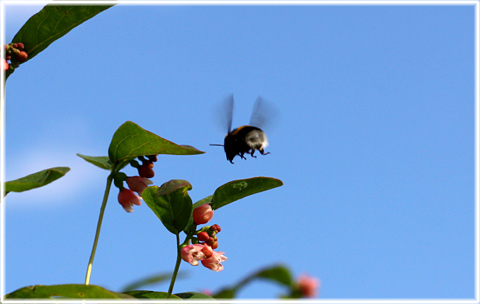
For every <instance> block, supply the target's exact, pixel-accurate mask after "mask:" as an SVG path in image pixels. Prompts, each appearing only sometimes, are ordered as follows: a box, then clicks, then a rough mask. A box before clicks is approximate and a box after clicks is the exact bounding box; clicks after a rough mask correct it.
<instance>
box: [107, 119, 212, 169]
mask: <svg viewBox="0 0 480 304" xmlns="http://www.w3.org/2000/svg"><path fill="white" fill-rule="evenodd" d="M202 153H205V152H202V151H199V150H197V149H195V148H193V147H191V146H181V145H177V144H175V143H173V142H171V141H168V140H166V139H164V138H161V137H160V136H158V135H156V134H153V133H151V132H149V131H146V130H144V129H142V128H141V127H140V126H139V125H137V124H135V123H133V122H131V121H127V122H125V123H124V124H123V125H121V126H120V127H119V128H118V129H117V131H115V134H113V138H112V142H111V143H110V147H109V148H108V156H109V157H110V161H111V162H112V163H114V164H116V163H119V162H121V161H122V160H127V159H133V158H135V157H138V156H142V155H157V154H172V155H194V154H202Z"/></svg>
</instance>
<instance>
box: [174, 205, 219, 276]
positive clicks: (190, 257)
mask: <svg viewBox="0 0 480 304" xmlns="http://www.w3.org/2000/svg"><path fill="white" fill-rule="evenodd" d="M212 217H213V209H212V206H210V204H208V203H206V204H203V205H201V206H199V207H197V208H195V209H194V210H193V221H194V222H195V224H197V225H199V224H205V223H207V222H209V221H210V220H211V219H212ZM220 231H221V228H220V226H219V225H217V224H215V225H212V226H209V227H203V228H202V229H200V230H199V232H198V233H197V241H198V243H197V244H193V245H187V246H185V247H183V248H182V250H181V252H180V253H181V256H182V259H183V260H184V261H185V262H187V263H190V265H192V266H197V265H198V264H199V261H200V262H201V263H202V265H203V266H205V267H206V268H208V269H210V270H213V271H217V272H218V271H222V270H223V265H222V262H224V261H226V260H227V257H226V256H225V255H224V254H225V252H222V251H214V249H217V247H218V242H217V236H216V234H217V233H219V232H220Z"/></svg>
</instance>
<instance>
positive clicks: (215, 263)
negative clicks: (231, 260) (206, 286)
mask: <svg viewBox="0 0 480 304" xmlns="http://www.w3.org/2000/svg"><path fill="white" fill-rule="evenodd" d="M224 254H225V252H222V251H218V252H217V251H214V252H213V255H212V256H211V257H209V258H207V259H204V260H202V261H201V262H202V265H203V266H205V267H207V268H208V269H210V270H213V271H216V272H219V271H222V270H223V265H222V262H224V261H226V260H227V257H226V256H224Z"/></svg>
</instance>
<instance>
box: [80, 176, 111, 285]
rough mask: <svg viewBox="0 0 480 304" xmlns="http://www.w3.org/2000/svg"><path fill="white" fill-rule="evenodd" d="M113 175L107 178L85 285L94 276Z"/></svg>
mask: <svg viewBox="0 0 480 304" xmlns="http://www.w3.org/2000/svg"><path fill="white" fill-rule="evenodd" d="M112 180H113V174H110V175H109V176H108V178H107V186H106V188H105V193H104V195H103V202H102V207H101V208H100V215H99V217H98V223H97V232H96V233H95V240H94V241H93V248H92V253H91V254H90V260H89V261H88V267H87V275H86V276H85V285H88V284H89V283H90V275H91V274H92V266H93V259H94V258H95V251H97V244H98V238H99V237H100V228H101V227H102V221H103V214H104V213H105V207H106V206H107V200H108V194H109V193H110V187H111V186H112Z"/></svg>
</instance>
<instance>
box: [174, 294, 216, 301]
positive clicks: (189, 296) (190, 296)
mask: <svg viewBox="0 0 480 304" xmlns="http://www.w3.org/2000/svg"><path fill="white" fill-rule="evenodd" d="M175 295H176V296H177V297H179V298H182V299H213V298H212V297H211V296H209V295H206V294H204V293H200V292H182V293H176V294H175Z"/></svg>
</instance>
